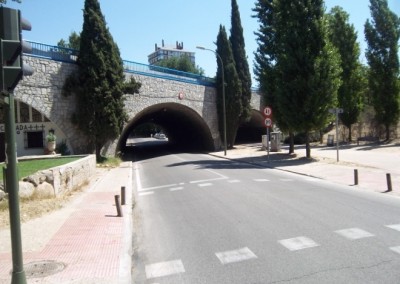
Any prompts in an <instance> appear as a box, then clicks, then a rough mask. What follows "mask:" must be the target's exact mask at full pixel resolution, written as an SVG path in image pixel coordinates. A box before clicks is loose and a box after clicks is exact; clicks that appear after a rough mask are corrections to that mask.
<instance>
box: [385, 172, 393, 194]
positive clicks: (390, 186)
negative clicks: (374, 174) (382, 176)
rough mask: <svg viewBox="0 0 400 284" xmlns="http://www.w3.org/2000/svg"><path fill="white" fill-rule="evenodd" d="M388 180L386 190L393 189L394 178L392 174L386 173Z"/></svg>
mask: <svg viewBox="0 0 400 284" xmlns="http://www.w3.org/2000/svg"><path fill="white" fill-rule="evenodd" d="M386 182H387V191H386V192H390V191H392V178H391V176H390V174H386Z"/></svg>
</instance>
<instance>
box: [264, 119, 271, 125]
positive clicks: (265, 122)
mask: <svg viewBox="0 0 400 284" xmlns="http://www.w3.org/2000/svg"><path fill="white" fill-rule="evenodd" d="M264 124H265V126H266V127H271V126H272V119H271V118H268V117H267V118H266V119H265V120H264Z"/></svg>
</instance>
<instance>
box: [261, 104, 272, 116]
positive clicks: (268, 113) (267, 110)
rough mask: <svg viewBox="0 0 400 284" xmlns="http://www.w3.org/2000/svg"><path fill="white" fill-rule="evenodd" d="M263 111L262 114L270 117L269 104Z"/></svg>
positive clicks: (270, 109)
mask: <svg viewBox="0 0 400 284" xmlns="http://www.w3.org/2000/svg"><path fill="white" fill-rule="evenodd" d="M263 113H264V116H266V117H270V116H271V115H272V108H270V107H269V106H267V107H265V108H264V111H263Z"/></svg>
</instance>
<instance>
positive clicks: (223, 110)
mask: <svg viewBox="0 0 400 284" xmlns="http://www.w3.org/2000/svg"><path fill="white" fill-rule="evenodd" d="M196 48H197V49H201V50H208V51H211V52H213V53H214V54H215V55H216V56H217V58H218V59H219V61H220V63H221V69H222V112H223V114H222V116H223V124H224V156H226V151H227V143H226V108H225V74H224V73H225V72H224V62H223V61H222V58H221V56H220V55H219V54H218V52H216V51H215V50H212V49H208V48H205V47H203V46H196Z"/></svg>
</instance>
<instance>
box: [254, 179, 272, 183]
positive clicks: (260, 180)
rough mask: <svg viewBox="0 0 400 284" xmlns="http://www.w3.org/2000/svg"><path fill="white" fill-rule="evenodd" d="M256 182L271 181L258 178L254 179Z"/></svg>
mask: <svg viewBox="0 0 400 284" xmlns="http://www.w3.org/2000/svg"><path fill="white" fill-rule="evenodd" d="M254 181H257V182H264V181H269V179H265V178H256V179H254Z"/></svg>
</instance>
